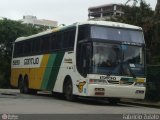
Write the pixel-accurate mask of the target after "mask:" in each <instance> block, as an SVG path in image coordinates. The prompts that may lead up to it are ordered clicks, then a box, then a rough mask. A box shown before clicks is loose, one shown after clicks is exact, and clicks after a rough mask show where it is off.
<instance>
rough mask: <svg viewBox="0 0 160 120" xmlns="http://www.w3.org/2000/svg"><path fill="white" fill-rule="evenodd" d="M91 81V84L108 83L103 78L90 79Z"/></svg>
mask: <svg viewBox="0 0 160 120" xmlns="http://www.w3.org/2000/svg"><path fill="white" fill-rule="evenodd" d="M89 83H90V84H107V81H106V80H101V79H90V80H89Z"/></svg>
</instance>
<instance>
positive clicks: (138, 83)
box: [134, 79, 146, 87]
mask: <svg viewBox="0 0 160 120" xmlns="http://www.w3.org/2000/svg"><path fill="white" fill-rule="evenodd" d="M134 85H135V86H139V87H145V86H146V82H145V79H137V80H136V83H135V84H134Z"/></svg>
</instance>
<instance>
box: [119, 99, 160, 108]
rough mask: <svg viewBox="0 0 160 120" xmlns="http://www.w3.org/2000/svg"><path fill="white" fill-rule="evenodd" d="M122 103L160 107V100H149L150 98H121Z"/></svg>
mask: <svg viewBox="0 0 160 120" xmlns="http://www.w3.org/2000/svg"><path fill="white" fill-rule="evenodd" d="M121 103H125V104H132V105H139V106H144V107H153V108H160V101H159V102H153V101H148V100H136V99H121Z"/></svg>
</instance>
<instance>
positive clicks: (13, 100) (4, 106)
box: [0, 89, 160, 120]
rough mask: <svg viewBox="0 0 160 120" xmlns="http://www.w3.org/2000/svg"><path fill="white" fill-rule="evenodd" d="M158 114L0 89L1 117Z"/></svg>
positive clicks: (141, 109) (43, 94) (144, 109)
mask: <svg viewBox="0 0 160 120" xmlns="http://www.w3.org/2000/svg"><path fill="white" fill-rule="evenodd" d="M159 113H160V109H158V108H149V107H142V106H135V105H129V104H122V103H118V105H110V104H109V103H108V102H107V101H104V100H90V99H82V98H81V99H79V100H78V101H76V102H69V101H66V100H64V99H63V98H62V97H61V96H52V95H51V94H49V93H38V94H37V95H25V94H20V93H19V91H18V90H3V89H0V114H2V115H3V114H11V115H15V114H16V115H17V114H23V115H24V114H32V115H33V114H39V115H40V114H42V115H45V114H65V115H66V114H70V115H71V114H75V115H76V114H87V115H92V116H95V117H93V118H95V119H96V117H98V114H103V115H106V114H120V115H121V118H123V117H125V115H128V114H136V115H137V114H142V115H144V114H147V115H148V114H152V115H153V114H159ZM60 116H61V115H60ZM83 116H84V115H83ZM83 116H81V117H83ZM115 116H116V115H115ZM11 117H12V116H11ZM13 117H14V116H13ZM30 117H32V116H30ZM61 117H62V116H61ZM81 117H79V119H81ZM85 117H86V115H85ZM117 117H119V116H117ZM157 117H160V116H157ZM63 118H64V119H65V120H66V116H64V117H63ZM76 118H77V116H76ZM93 118H92V119H93ZM102 118H104V117H102ZM28 119H29V118H28ZM97 119H98V118H97ZM123 119H124V118H123ZM77 120H78V119H77ZM83 120H84V119H83Z"/></svg>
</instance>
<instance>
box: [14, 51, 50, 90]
mask: <svg viewBox="0 0 160 120" xmlns="http://www.w3.org/2000/svg"><path fill="white" fill-rule="evenodd" d="M48 58H49V54H46V55H44V56H43V58H42V62H41V65H40V68H12V70H11V76H12V77H11V78H12V79H11V85H12V86H14V87H18V78H19V75H20V74H22V76H23V78H24V76H25V75H26V74H27V75H28V79H29V88H34V89H40V88H41V84H42V79H43V75H44V72H45V68H46V65H47V63H48Z"/></svg>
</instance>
